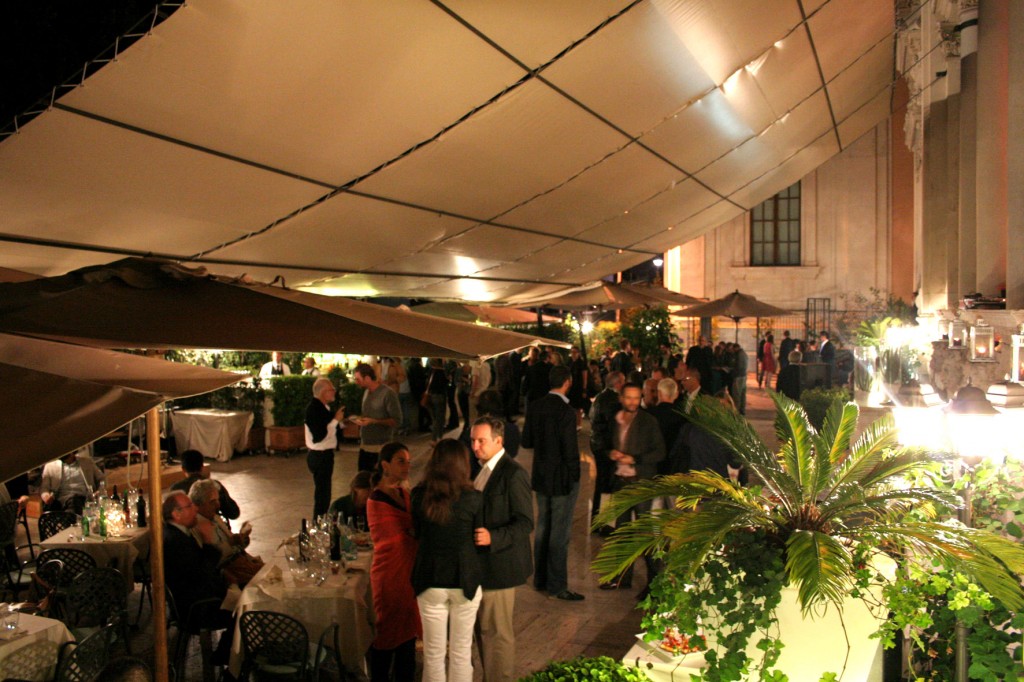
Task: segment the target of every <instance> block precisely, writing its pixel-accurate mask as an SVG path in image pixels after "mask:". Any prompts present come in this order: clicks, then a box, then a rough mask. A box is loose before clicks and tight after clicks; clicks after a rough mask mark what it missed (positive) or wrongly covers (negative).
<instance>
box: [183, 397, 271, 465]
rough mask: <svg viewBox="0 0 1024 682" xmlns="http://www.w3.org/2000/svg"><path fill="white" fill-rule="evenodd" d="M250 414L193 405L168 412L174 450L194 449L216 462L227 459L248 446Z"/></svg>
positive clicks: (245, 411) (251, 418)
mask: <svg viewBox="0 0 1024 682" xmlns="http://www.w3.org/2000/svg"><path fill="white" fill-rule="evenodd" d="M254 419H255V418H254V417H253V414H252V412H249V411H247V410H219V409H216V408H212V407H211V408H196V409H192V410H176V411H174V412H172V413H171V423H172V424H173V428H174V442H175V445H176V447H177V448H178V452H184V451H185V450H198V451H199V452H201V453H203V455H204V456H206V457H212V458H213V459H215V460H217V461H218V462H227V461H229V460H230V459H231V456H232V455H233V454H234V453H235V450H238V451H239V452H241V451H242V450H245V449H246V448H247V447H248V444H249V430H250V429H251V428H252V425H253V421H254Z"/></svg>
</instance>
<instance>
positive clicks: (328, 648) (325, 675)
mask: <svg viewBox="0 0 1024 682" xmlns="http://www.w3.org/2000/svg"><path fill="white" fill-rule="evenodd" d="M338 633H339V630H338V624H337V623H333V624H331V625H328V626H327V627H326V628H324V631H323V632H322V633H320V639H319V640H318V641H317V645H316V657H315V658H314V659H313V675H312V677H311V682H321V679H324V680H330V681H333V680H346V679H348V678H349V671H348V670H346V669H345V664H344V663H342V662H341V643H340V641H339V640H338Z"/></svg>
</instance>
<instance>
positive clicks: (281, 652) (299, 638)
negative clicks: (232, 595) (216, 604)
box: [238, 611, 309, 680]
mask: <svg viewBox="0 0 1024 682" xmlns="http://www.w3.org/2000/svg"><path fill="white" fill-rule="evenodd" d="M238 626H239V627H240V628H241V630H242V651H243V655H244V657H245V658H244V660H243V661H242V672H241V679H243V680H247V679H248V678H249V674H250V673H252V672H255V673H256V674H257V677H259V676H260V674H261V673H265V674H266V675H267V676H268V677H273V678H275V679H278V678H294V679H297V680H303V679H305V677H306V668H307V666H308V663H309V634H308V633H307V632H306V628H305V626H304V625H303V624H302V623H300V622H299V621H297V620H295V619H294V618H292V617H291V616H286V615H285V614H283V613H277V612H276V611H246V612H245V613H243V614H242V617H241V618H240V619H239V621H238Z"/></svg>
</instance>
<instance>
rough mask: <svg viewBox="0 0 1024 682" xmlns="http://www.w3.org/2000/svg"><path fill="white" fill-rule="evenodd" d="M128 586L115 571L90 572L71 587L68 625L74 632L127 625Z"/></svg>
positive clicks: (81, 575) (67, 609)
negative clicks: (87, 628)
mask: <svg viewBox="0 0 1024 682" xmlns="http://www.w3.org/2000/svg"><path fill="white" fill-rule="evenodd" d="M127 592H128V586H127V585H126V584H125V580H124V576H122V575H121V573H120V571H118V570H117V569H114V568H105V567H104V568H99V567H95V566H94V567H92V568H87V569H85V570H84V571H82V572H81V573H79V574H78V575H77V576H76V577H75V579H74V581H73V582H72V583H71V584H70V585H68V587H67V592H66V601H65V606H64V609H65V613H66V618H65V622H66V624H67V625H69V626H70V627H73V628H85V627H102V626H104V625H116V624H120V623H121V622H123V621H124V619H125V618H127V616H126V609H127V600H128V595H127Z"/></svg>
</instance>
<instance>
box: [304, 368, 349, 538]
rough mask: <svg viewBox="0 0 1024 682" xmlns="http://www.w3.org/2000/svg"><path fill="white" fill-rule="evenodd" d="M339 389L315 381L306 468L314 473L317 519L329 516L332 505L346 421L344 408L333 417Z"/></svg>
mask: <svg viewBox="0 0 1024 682" xmlns="http://www.w3.org/2000/svg"><path fill="white" fill-rule="evenodd" d="M335 395H337V390H336V389H335V388H334V384H332V383H331V380H330V379H324V378H320V379H317V380H316V381H315V382H313V399H312V400H311V401H309V406H307V407H306V448H307V449H308V450H309V453H308V454H307V455H306V467H307V468H308V469H309V473H311V474H313V518H314V519H315V518H316V517H318V516H322V515H324V514H326V513H327V509H328V508H329V507H330V506H331V477H332V476H333V475H334V451H335V449H336V448H337V447H338V431H339V430H340V425H341V423H342V422H344V421H345V407H344V405H343V406H341V407H339V408H338V411H337V412H335V413H334V414H333V415H332V414H331V408H330V404H331V403H333V402H334V397H335Z"/></svg>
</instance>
